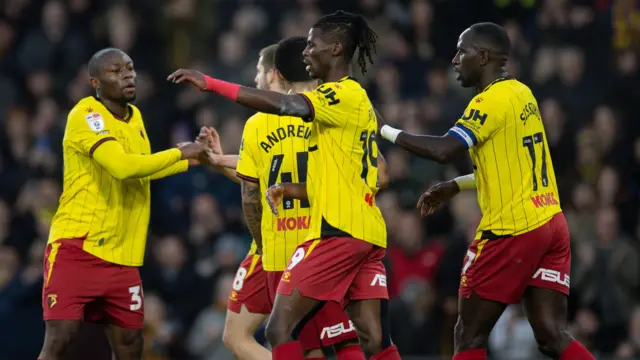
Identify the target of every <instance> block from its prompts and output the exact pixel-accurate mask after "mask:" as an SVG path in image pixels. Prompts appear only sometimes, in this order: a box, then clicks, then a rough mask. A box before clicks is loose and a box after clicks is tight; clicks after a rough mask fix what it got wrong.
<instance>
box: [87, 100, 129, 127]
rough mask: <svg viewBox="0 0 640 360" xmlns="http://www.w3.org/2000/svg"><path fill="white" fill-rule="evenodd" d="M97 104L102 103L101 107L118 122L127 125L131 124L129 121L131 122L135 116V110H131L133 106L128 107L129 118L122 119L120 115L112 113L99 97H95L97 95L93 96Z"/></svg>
mask: <svg viewBox="0 0 640 360" xmlns="http://www.w3.org/2000/svg"><path fill="white" fill-rule="evenodd" d="M91 96H92V97H93V98H94V99H95V100H96V101H97V102H99V103H100V105H102V107H103V108H105V109H107V111H108V112H109V113H110V114H111V115H112V116H113V117H114V118H115V119H116V120H118V121H122V122H125V123H127V124H128V123H129V120H131V117H132V116H133V109H132V108H131V105H127V116H125V117H124V118H122V117H120V116H119V115H118V114H116V113H114V112H112V111H111V110H109V108H108V107H107V106H106V105H105V104H104V103H102V101H101V100H100V98H99V97H97V96H95V95H91Z"/></svg>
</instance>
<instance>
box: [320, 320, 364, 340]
mask: <svg viewBox="0 0 640 360" xmlns="http://www.w3.org/2000/svg"><path fill="white" fill-rule="evenodd" d="M355 329H356V328H355V327H354V326H353V323H352V322H351V320H349V327H348V328H345V326H344V323H340V324H336V325H333V326H327V327H326V328H324V329H322V332H321V333H320V338H321V339H324V338H325V337H326V338H329V339H332V338H334V337H336V336H340V335H342V334H346V333H349V332H352V331H354V330H355Z"/></svg>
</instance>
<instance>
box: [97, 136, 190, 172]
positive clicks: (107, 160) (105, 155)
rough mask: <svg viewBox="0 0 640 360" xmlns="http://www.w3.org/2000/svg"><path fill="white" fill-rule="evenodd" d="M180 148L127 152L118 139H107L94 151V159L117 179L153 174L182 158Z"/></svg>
mask: <svg viewBox="0 0 640 360" xmlns="http://www.w3.org/2000/svg"><path fill="white" fill-rule="evenodd" d="M181 157H182V153H181V152H180V150H179V149H169V150H165V151H160V152H157V153H155V154H151V155H138V154H127V153H126V152H125V151H124V149H123V148H122V145H120V144H119V143H118V142H116V141H107V142H105V143H103V144H102V145H100V146H99V147H98V148H97V149H96V150H95V151H94V152H93V159H94V160H95V161H96V162H97V163H98V164H100V166H102V167H103V168H104V169H105V170H107V171H108V172H109V174H111V176H113V177H115V178H116V179H120V180H124V179H130V178H142V177H147V176H151V175H153V174H155V173H157V172H159V171H161V170H165V169H167V168H168V167H170V166H173V165H174V164H176V163H177V162H179V161H180V160H181Z"/></svg>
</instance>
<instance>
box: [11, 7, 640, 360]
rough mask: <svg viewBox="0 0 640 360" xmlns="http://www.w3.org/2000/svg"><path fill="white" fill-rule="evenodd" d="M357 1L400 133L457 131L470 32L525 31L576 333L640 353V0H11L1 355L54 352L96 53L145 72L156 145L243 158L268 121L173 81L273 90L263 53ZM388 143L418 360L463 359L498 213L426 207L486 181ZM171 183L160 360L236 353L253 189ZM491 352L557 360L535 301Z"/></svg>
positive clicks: (387, 110) (150, 291)
mask: <svg viewBox="0 0 640 360" xmlns="http://www.w3.org/2000/svg"><path fill="white" fill-rule="evenodd" d="M612 3H613V6H612ZM338 9H344V10H349V11H353V12H359V13H362V14H364V15H365V16H366V17H367V19H369V21H370V24H371V25H372V26H373V28H374V29H375V30H376V31H377V32H378V34H379V35H380V40H379V43H378V56H377V59H376V65H375V66H374V67H373V68H372V70H371V71H370V72H369V73H368V74H367V76H366V77H363V76H361V75H360V74H356V76H357V77H358V78H359V79H360V80H361V82H362V83H363V84H364V85H365V86H366V88H367V90H368V91H369V94H370V96H371V98H372V100H373V102H374V104H375V105H376V107H377V108H378V109H380V110H381V111H382V113H383V115H384V116H385V117H386V119H387V121H388V122H389V123H391V124H392V125H394V126H396V127H400V128H403V129H407V130H410V131H413V132H418V133H431V134H442V133H444V132H445V131H446V130H447V129H448V128H449V127H450V126H452V124H453V123H454V122H455V120H456V119H457V117H458V116H459V115H460V114H461V113H462V111H463V109H464V107H465V105H466V102H467V101H468V100H469V99H470V97H471V96H472V94H471V93H470V92H469V91H467V90H463V89H461V88H460V87H459V86H458V85H457V84H456V83H455V82H454V81H453V76H452V72H451V66H450V61H451V58H452V57H453V56H454V53H455V47H456V41H457V37H458V35H459V33H460V32H461V31H462V30H464V29H465V28H466V27H467V26H469V25H471V24H472V23H474V22H478V21H495V22H498V23H501V24H503V25H504V26H505V27H506V28H507V29H508V31H509V35H510V37H511V40H512V48H513V54H512V58H511V60H510V62H509V64H508V67H509V72H510V73H511V74H512V75H514V76H515V77H517V78H519V79H521V80H522V81H524V82H525V83H527V84H528V85H529V86H530V87H531V88H532V89H533V91H534V94H535V95H536V97H537V98H538V101H539V105H540V109H541V112H542V115H543V119H544V122H545V126H546V131H547V138H548V140H549V145H550V147H551V151H552V156H553V161H554V166H555V170H556V174H558V177H559V186H560V191H561V201H562V204H563V207H564V209H565V211H566V214H567V217H568V219H569V221H570V225H571V233H572V242H573V256H574V257H573V270H572V274H571V285H572V295H571V298H570V305H571V312H570V313H571V314H570V323H571V331H572V333H573V334H574V335H575V336H576V337H577V338H579V339H580V340H581V341H582V342H583V343H584V344H585V345H586V346H587V347H589V349H590V350H592V351H594V352H595V353H596V354H599V357H600V358H601V357H613V356H617V357H618V358H625V359H628V358H632V357H633V356H634V355H635V356H636V357H640V303H639V283H640V258H639V256H638V251H639V247H640V242H639V240H640V226H639V221H638V220H639V217H638V204H639V203H640V201H639V200H640V118H639V114H640V101H639V99H640V81H639V80H640V77H639V72H638V53H637V50H638V35H639V34H640V11H639V10H638V9H637V7H636V3H635V0H626V1H623V0H619V1H618V0H613V1H612V0H592V1H590V0H583V1H577V0H576V1H573V0H495V1H491V0H389V1H385V0H322V1H320V0H297V1H295V0H254V1H251V0H218V1H214V0H209V1H206V0H129V1H117V0H101V1H92V0H68V1H56V0H47V1H37V0H3V1H0V359H34V358H35V357H36V356H37V354H38V352H39V349H40V346H41V343H42V338H43V334H44V326H43V322H42V319H41V316H42V310H41V306H40V292H41V286H42V262H43V252H44V248H45V241H46V239H47V236H48V231H49V223H50V220H51V217H52V216H53V214H54V212H55V210H56V206H57V200H58V196H59V195H60V191H61V174H62V162H61V161H62V154H61V151H62V149H61V138H62V134H63V131H64V126H65V119H66V114H67V111H68V110H69V109H70V108H71V107H72V106H73V104H74V103H75V102H76V101H78V100H79V99H81V98H82V97H84V96H87V95H89V94H91V91H90V90H91V89H90V87H89V85H88V81H87V72H86V70H85V68H86V62H87V60H88V59H89V57H90V56H91V54H92V53H93V52H95V51H96V50H98V49H100V48H102V47H106V46H114V47H119V48H121V49H122V50H124V51H126V52H128V53H129V55H131V57H132V58H133V60H134V61H135V65H136V68H137V71H138V80H139V86H138V89H139V90H138V91H139V92H138V100H137V101H136V105H137V106H139V107H140V109H141V110H142V113H143V115H144V119H145V121H146V124H147V130H148V134H149V137H150V139H151V142H152V146H153V148H154V150H162V149H166V148H168V147H171V146H173V144H176V143H178V142H180V141H185V140H190V139H193V138H194V137H195V136H196V134H197V131H198V129H199V127H200V126H203V125H207V126H215V127H216V128H218V129H219V131H220V133H221V135H222V139H223V145H224V148H225V151H226V152H228V153H235V152H237V150H238V146H239V142H240V136H241V133H242V127H243V123H244V121H245V119H247V117H248V116H250V115H251V113H250V112H249V111H247V110H246V109H244V108H243V107H241V106H239V105H235V104H233V103H231V102H227V101H225V100H222V99H220V98H218V97H216V96H214V95H212V94H207V93H199V92H198V91H196V90H193V89H191V88H189V87H186V86H171V85H169V84H167V83H166V82H165V81H164V79H165V78H166V76H167V75H168V74H169V73H170V72H171V71H172V70H174V69H176V68H178V67H194V68H198V69H200V70H202V71H203V72H205V73H207V74H210V75H213V76H217V77H220V78H222V79H225V80H229V81H234V82H239V83H242V84H245V85H253V78H254V76H255V65H256V61H257V60H258V51H259V50H260V49H261V48H262V47H264V46H266V45H269V44H272V43H274V42H276V41H278V40H279V39H281V38H282V37H285V36H290V35H306V34H307V32H308V30H309V28H310V26H311V25H312V24H313V23H314V22H315V21H316V20H317V19H318V17H319V16H321V15H322V14H324V13H328V12H333V11H335V10H338ZM380 145H381V147H382V149H383V151H384V154H385V156H386V157H387V160H388V162H389V170H390V172H391V179H392V180H391V181H392V184H391V188H390V189H389V190H385V191H383V192H382V193H381V194H380V195H379V197H378V200H377V201H378V204H379V205H380V207H381V208H382V210H383V213H384V215H385V218H386V219H387V224H388V226H389V230H390V231H389V234H390V235H389V251H388V257H387V266H388V269H389V277H390V278H389V290H390V292H391V295H392V296H393V300H392V301H391V306H392V310H391V316H392V319H391V322H392V334H393V336H394V339H395V341H396V342H397V345H398V347H399V349H400V352H401V354H402V355H403V358H407V359H408V358H409V357H410V356H416V357H418V359H426V358H430V359H450V358H451V353H452V338H453V336H452V330H453V326H454V324H455V320H456V292H457V287H458V281H459V272H460V266H461V263H462V259H463V257H464V255H465V252H466V246H467V244H468V242H469V241H470V240H471V239H472V236H473V232H474V228H475V226H476V224H477V223H478V219H479V216H480V214H479V211H478V208H477V204H476V202H475V195H474V193H473V192H466V193H463V194H460V195H459V196H458V197H457V198H456V199H455V201H453V202H451V204H450V205H449V206H447V207H446V208H444V209H442V210H441V211H440V212H438V213H437V214H436V215H435V216H434V217H433V218H432V219H429V220H426V221H423V220H421V219H420V217H419V214H418V212H417V211H416V210H415V209H414V208H413V207H414V205H415V202H416V201H417V199H418V197H419V194H420V192H421V191H423V190H424V189H425V188H426V187H428V186H429V185H430V184H433V183H434V182H437V181H440V180H443V179H450V178H452V177H454V176H456V175H459V174H463V173H467V172H469V171H470V167H469V162H468V160H467V159H464V158H463V159H460V160H459V161H458V162H456V163H455V164H453V165H449V166H440V165H437V164H434V163H431V162H428V161H425V160H421V159H417V158H415V157H413V156H411V155H408V154H407V153H405V152H404V151H402V150H400V149H398V148H394V147H393V146H389V145H390V144H389V143H387V142H385V141H381V142H380ZM152 191H153V211H152V221H151V228H150V232H149V242H148V251H147V259H146V263H145V266H144V267H143V268H142V274H143V279H144V285H145V295H146V299H145V300H146V303H145V307H146V316H145V317H146V323H147V329H146V351H145V352H146V354H147V355H145V359H216V360H218V359H219V360H227V359H231V355H230V354H229V353H228V352H227V351H226V349H224V346H223V344H222V342H221V335H222V328H223V323H224V314H225V305H226V298H227V293H228V289H229V287H230V284H231V281H232V279H233V275H234V272H235V269H236V266H237V264H238V263H239V261H240V260H241V259H242V258H243V257H244V255H245V253H246V251H247V248H248V245H249V242H250V237H249V234H248V232H247V229H246V227H245V226H244V224H243V220H242V212H241V206H240V193H239V187H238V186H236V185H235V184H232V183H231V182H230V181H228V180H226V179H225V178H223V177H222V176H220V175H219V174H217V173H215V172H211V171H208V170H206V169H195V170H191V171H189V172H188V173H185V174H181V175H178V176H174V177H172V178H168V179H164V180H161V181H157V182H156V183H155V184H154V185H153V189H152ZM259 335H260V334H259ZM107 346H108V345H107V344H106V340H105V338H104V335H103V333H102V331H101V330H100V329H99V328H97V327H95V326H90V325H88V326H87V327H86V328H85V329H84V330H83V333H82V339H81V340H79V341H78V344H77V349H76V350H75V352H76V356H75V358H77V359H80V358H84V359H88V358H92V359H93V358H95V359H102V358H104V359H110V355H109V351H108V348H107ZM490 346H491V349H490V352H491V355H492V357H493V358H494V359H499V360H503V359H504V360H507V359H509V360H517V359H523V360H524V359H535V358H537V357H538V356H539V354H538V353H537V350H536V346H535V342H534V339H533V335H532V333H531V330H530V328H529V327H528V325H527V323H526V321H525V320H524V317H523V314H522V312H521V310H520V308H519V307H517V306H514V307H511V308H509V309H508V310H507V312H506V313H505V315H504V316H503V318H502V319H501V320H500V321H499V322H498V325H497V326H496V328H495V330H494V332H493V334H492V337H491V339H490Z"/></svg>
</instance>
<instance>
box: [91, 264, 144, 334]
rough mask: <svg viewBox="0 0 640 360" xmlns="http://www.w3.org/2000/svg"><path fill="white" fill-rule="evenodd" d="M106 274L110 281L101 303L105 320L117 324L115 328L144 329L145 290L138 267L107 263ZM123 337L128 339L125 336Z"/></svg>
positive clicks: (106, 283) (106, 285) (106, 284)
mask: <svg viewBox="0 0 640 360" xmlns="http://www.w3.org/2000/svg"><path fill="white" fill-rule="evenodd" d="M105 276H107V277H106V279H108V281H107V282H105V284H104V288H105V290H104V296H103V299H102V303H101V305H102V313H103V314H104V317H105V322H106V323H107V324H110V325H115V328H123V329H131V330H138V329H142V328H143V327H144V292H143V290H142V279H141V278H140V272H139V271H138V268H137V267H127V266H120V265H115V264H110V265H105ZM127 333H129V332H127ZM131 333H132V332H131ZM129 338H130V337H127V338H126V339H129ZM122 339H124V340H126V339H125V338H124V337H123V338H122Z"/></svg>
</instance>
